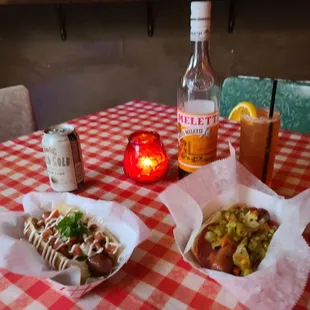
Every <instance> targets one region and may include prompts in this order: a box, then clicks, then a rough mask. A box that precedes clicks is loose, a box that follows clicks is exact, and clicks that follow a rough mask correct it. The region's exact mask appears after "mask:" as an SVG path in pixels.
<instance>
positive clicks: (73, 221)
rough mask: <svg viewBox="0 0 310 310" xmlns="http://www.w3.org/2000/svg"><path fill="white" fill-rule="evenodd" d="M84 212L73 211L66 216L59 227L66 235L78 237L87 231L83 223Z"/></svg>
mask: <svg viewBox="0 0 310 310" xmlns="http://www.w3.org/2000/svg"><path fill="white" fill-rule="evenodd" d="M82 217H83V213H82V212H73V213H71V214H69V215H67V216H66V217H64V218H63V219H62V220H61V221H60V222H59V223H58V224H57V229H58V230H59V232H60V233H61V234H62V235H63V236H65V237H78V236H81V235H82V234H84V233H87V229H86V227H85V226H84V225H83V224H82V222H81V219H82Z"/></svg>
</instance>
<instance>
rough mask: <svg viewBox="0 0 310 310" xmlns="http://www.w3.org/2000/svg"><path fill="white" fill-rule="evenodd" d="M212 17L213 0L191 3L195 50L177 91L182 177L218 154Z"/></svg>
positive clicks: (192, 34)
mask: <svg viewBox="0 0 310 310" xmlns="http://www.w3.org/2000/svg"><path fill="white" fill-rule="evenodd" d="M210 20H211V2H210V1H205V2H202V1H199V2H198V1H194V2H192V3H191V31H190V40H191V46H192V54H191V56H190V60H189V64H188V66H187V68H186V70H185V73H184V75H183V77H182V78H181V81H180V85H179V88H178V95H177V108H178V109H177V122H178V124H177V126H178V165H179V177H180V178H182V177H184V176H186V175H188V174H189V173H192V172H194V171H196V170H197V169H199V168H200V167H203V166H204V165H206V164H208V163H210V162H211V161H213V160H215V158H216V148H217V135H218V121H219V101H220V86H219V83H218V82H217V80H216V77H215V74H214V71H213V68H212V66H211V63H210V53H209V49H210Z"/></svg>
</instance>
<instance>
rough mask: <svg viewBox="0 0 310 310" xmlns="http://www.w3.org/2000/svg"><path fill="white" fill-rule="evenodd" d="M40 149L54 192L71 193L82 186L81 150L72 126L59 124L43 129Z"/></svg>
mask: <svg viewBox="0 0 310 310" xmlns="http://www.w3.org/2000/svg"><path fill="white" fill-rule="evenodd" d="M42 147H43V152H44V155H45V162H46V167H47V173H48V176H49V180H50V185H51V187H52V189H53V190H54V191H56V192H71V191H74V190H76V189H78V188H79V187H80V186H81V185H83V184H84V179H85V173H84V165H83V157H82V150H81V145H80V139H79V136H78V134H77V132H76V131H75V129H74V126H72V125H70V124H61V125H57V126H53V127H49V128H47V129H45V130H44V135H43V138H42Z"/></svg>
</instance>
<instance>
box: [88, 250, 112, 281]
mask: <svg viewBox="0 0 310 310" xmlns="http://www.w3.org/2000/svg"><path fill="white" fill-rule="evenodd" d="M87 264H88V268H89V271H90V273H91V275H92V276H93V277H100V276H106V275H108V274H109V273H110V272H111V270H112V267H113V261H112V259H111V258H110V257H109V256H108V255H107V254H106V253H104V252H102V253H99V254H95V255H93V256H91V257H89V258H88V259H87Z"/></svg>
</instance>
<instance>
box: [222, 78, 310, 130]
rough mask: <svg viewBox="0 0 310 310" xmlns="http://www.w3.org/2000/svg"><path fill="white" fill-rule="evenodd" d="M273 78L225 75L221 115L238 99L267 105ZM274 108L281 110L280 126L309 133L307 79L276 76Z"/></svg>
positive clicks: (230, 108) (309, 97) (309, 111)
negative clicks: (277, 77)
mask: <svg viewBox="0 0 310 310" xmlns="http://www.w3.org/2000/svg"><path fill="white" fill-rule="evenodd" d="M272 82H273V80H272V79H270V78H259V77H246V76H236V77H228V78H226V79H225V81H224V83H223V86H222V99H221V115H222V116H224V117H227V116H228V115H229V113H230V111H231V110H232V108H233V107H234V106H235V105H236V104H238V103H239V102H241V101H251V102H253V103H254V104H255V105H257V106H262V107H269V105H270V98H271V91H272ZM275 109H277V110H279V111H280V112H281V114H282V122H281V127H282V128H283V129H287V130H291V131H297V132H301V133H310V82H309V81H295V82H294V81H288V80H281V79H278V87H277V92H276V101H275Z"/></svg>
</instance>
